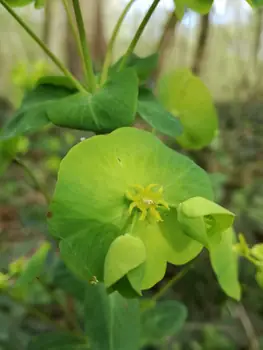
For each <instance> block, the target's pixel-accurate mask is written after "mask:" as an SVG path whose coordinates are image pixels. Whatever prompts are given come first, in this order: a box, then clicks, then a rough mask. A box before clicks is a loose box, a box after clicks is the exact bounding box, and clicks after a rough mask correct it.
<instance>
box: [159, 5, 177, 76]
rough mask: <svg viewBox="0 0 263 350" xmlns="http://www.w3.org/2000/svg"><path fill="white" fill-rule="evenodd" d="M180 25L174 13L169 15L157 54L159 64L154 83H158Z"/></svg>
mask: <svg viewBox="0 0 263 350" xmlns="http://www.w3.org/2000/svg"><path fill="white" fill-rule="evenodd" d="M177 25H178V19H177V17H176V15H175V13H174V11H173V12H172V13H171V14H169V16H168V19H167V22H166V24H165V26H164V29H163V33H162V35H161V38H160V41H159V43H158V45H157V48H156V52H157V53H159V62H158V67H157V69H156V71H155V72H154V76H153V78H154V81H156V80H157V79H158V77H159V75H160V73H161V70H162V68H163V65H164V63H165V56H166V53H167V50H168V49H169V48H170V47H172V46H173V43H174V39H175V34H176V28H177Z"/></svg>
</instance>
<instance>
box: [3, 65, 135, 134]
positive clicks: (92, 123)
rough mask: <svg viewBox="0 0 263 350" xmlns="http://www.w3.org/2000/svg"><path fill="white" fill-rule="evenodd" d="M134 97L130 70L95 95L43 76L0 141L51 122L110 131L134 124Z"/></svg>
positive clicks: (113, 78)
mask: <svg viewBox="0 0 263 350" xmlns="http://www.w3.org/2000/svg"><path fill="white" fill-rule="evenodd" d="M137 98H138V79H137V76H136V73H135V71H134V70H133V69H132V68H128V69H124V70H123V71H121V72H119V73H116V74H114V75H113V76H112V77H111V79H110V80H109V81H107V82H106V84H105V85H104V86H103V87H102V88H101V89H99V90H97V91H96V92H95V93H94V95H91V94H89V93H88V92H87V93H83V92H76V90H75V88H74V87H72V84H71V83H70V82H69V81H68V79H67V78H63V77H44V78H41V79H40V81H39V83H38V85H37V86H36V88H35V89H34V90H32V91H31V92H30V93H28V94H27V95H26V97H25V99H24V100H23V102H22V105H21V107H20V109H19V110H18V111H17V113H16V114H15V116H14V117H13V118H12V119H11V120H10V122H9V123H8V124H7V125H6V126H5V128H4V130H3V131H4V135H3V136H2V138H10V137H14V136H17V135H21V134H24V133H29V132H34V131H36V130H39V129H41V128H43V127H44V126H46V125H48V124H49V123H50V122H51V123H53V124H55V125H57V126H61V127H68V128H74V129H79V130H89V131H95V132H100V133H104V132H109V131H112V130H114V129H116V128H119V127H121V126H126V125H130V124H132V123H133V121H134V118H135V113H136V108H137ZM0 139H1V138H0Z"/></svg>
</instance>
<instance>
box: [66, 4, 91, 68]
mask: <svg viewBox="0 0 263 350" xmlns="http://www.w3.org/2000/svg"><path fill="white" fill-rule="evenodd" d="M62 3H63V6H64V9H65V12H66V14H67V18H68V23H69V25H70V28H71V31H72V34H73V37H74V40H75V42H76V44H77V47H78V51H79V54H80V56H81V59H82V63H83V68H85V67H84V56H83V52H82V47H81V42H80V38H79V34H78V31H77V28H76V26H75V24H74V19H73V17H72V14H71V10H70V7H69V4H68V0H62Z"/></svg>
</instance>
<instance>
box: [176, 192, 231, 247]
mask: <svg viewBox="0 0 263 350" xmlns="http://www.w3.org/2000/svg"><path fill="white" fill-rule="evenodd" d="M178 221H179V223H180V225H182V227H183V228H184V230H185V232H186V233H187V235H189V236H190V237H192V238H193V239H195V240H197V241H198V242H200V243H201V244H203V245H205V246H206V247H211V246H212V245H214V244H217V243H219V242H220V241H221V233H222V232H224V231H225V230H227V229H228V228H229V227H231V226H232V224H233V221H234V214H233V213H231V212H230V211H228V210H227V209H225V208H223V207H221V206H220V205H218V204H216V203H214V202H211V201H209V200H207V199H206V198H202V197H193V198H190V199H188V200H186V201H184V202H182V203H181V204H180V205H179V207H178Z"/></svg>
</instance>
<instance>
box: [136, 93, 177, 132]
mask: <svg viewBox="0 0 263 350" xmlns="http://www.w3.org/2000/svg"><path fill="white" fill-rule="evenodd" d="M137 111H138V114H139V115H140V116H141V118H142V119H143V120H145V121H146V122H147V123H148V124H149V125H150V126H151V127H152V128H154V129H156V130H158V131H159V132H161V133H163V134H165V135H169V136H171V137H176V136H179V135H180V134H181V133H182V131H183V128H182V125H181V123H180V121H179V119H177V118H175V117H174V116H173V115H172V114H171V113H169V112H168V111H166V110H165V109H164V108H163V106H162V105H161V103H160V102H158V100H157V99H156V98H155V96H154V95H153V93H152V92H151V90H149V89H146V88H141V89H140V92H139V100H138V109H137Z"/></svg>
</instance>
